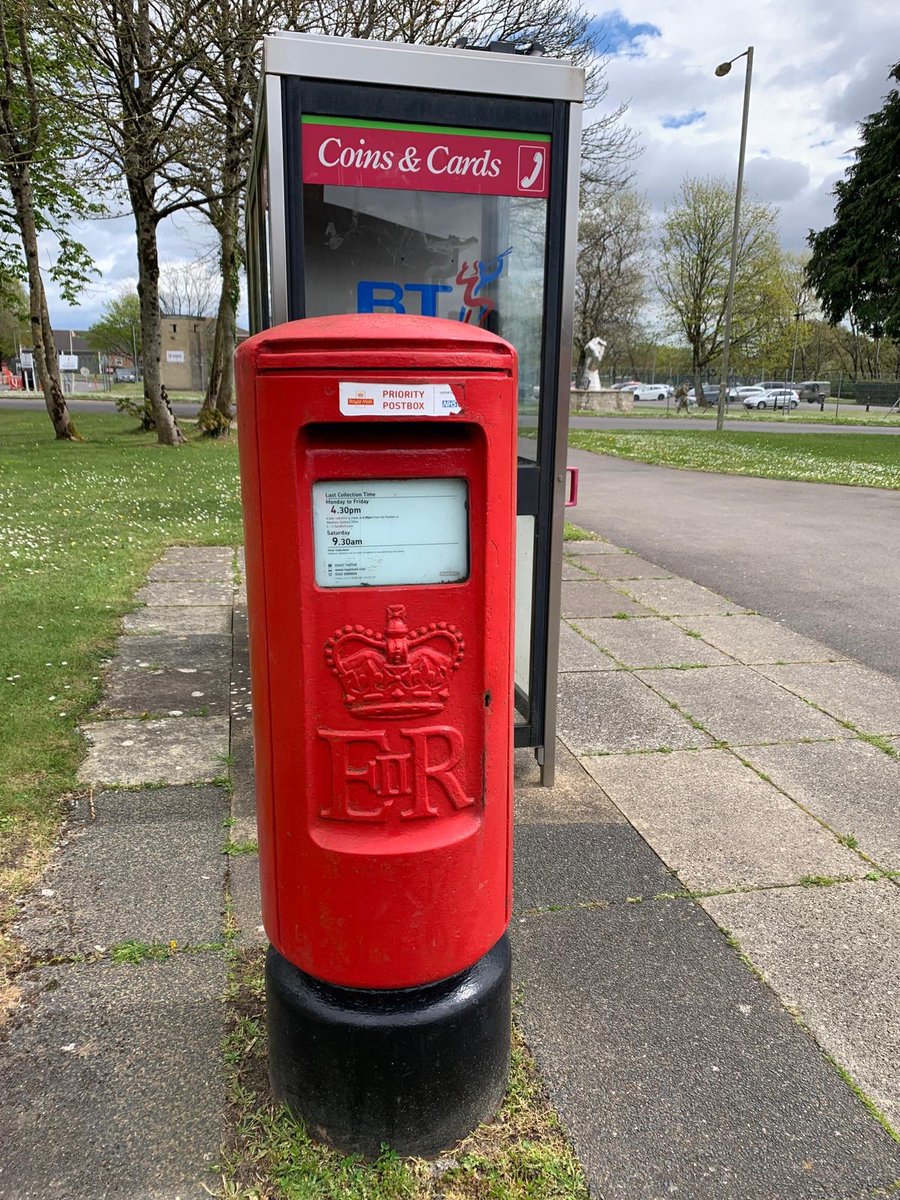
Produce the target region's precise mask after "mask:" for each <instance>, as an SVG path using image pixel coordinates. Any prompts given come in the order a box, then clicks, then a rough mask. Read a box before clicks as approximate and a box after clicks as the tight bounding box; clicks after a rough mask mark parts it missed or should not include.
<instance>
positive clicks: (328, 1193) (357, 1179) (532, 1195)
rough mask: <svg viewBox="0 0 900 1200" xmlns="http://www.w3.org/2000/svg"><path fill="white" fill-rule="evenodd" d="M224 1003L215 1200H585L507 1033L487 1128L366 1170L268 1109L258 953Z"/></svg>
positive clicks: (235, 977) (386, 1158) (241, 960)
mask: <svg viewBox="0 0 900 1200" xmlns="http://www.w3.org/2000/svg"><path fill="white" fill-rule="evenodd" d="M227 999H228V1011H229V1029H228V1033H227V1036H226V1040H225V1045H224V1057H225V1061H226V1064H227V1066H228V1070H229V1076H230V1077H229V1106H228V1122H227V1132H226V1138H225V1145H224V1147H223V1153H222V1162H221V1164H220V1166H219V1169H218V1175H219V1180H220V1187H219V1188H218V1189H217V1194H218V1195H219V1196H220V1197H222V1198H223V1200H224V1198H228V1197H232V1198H237V1197H240V1198H242V1200H251V1198H253V1200H261V1198H262V1197H270V1196H271V1197H274V1196H279V1197H282V1198H283V1200H312V1198H313V1197H323V1198H325V1197H334V1198H335V1200H337V1198H338V1197H340V1200H401V1198H402V1200H490V1198H496V1200H501V1198H502V1200H538V1198H540V1200H588V1191H587V1185H586V1183H585V1180H584V1176H583V1174H582V1171H581V1167H580V1165H579V1163H578V1161H577V1159H576V1158H575V1155H574V1154H573V1152H572V1150H571V1148H570V1147H569V1145H568V1143H567V1142H566V1139H565V1137H564V1135H563V1132H562V1129H561V1127H560V1124H559V1120H558V1118H557V1116H556V1114H555V1113H554V1111H553V1109H552V1108H551V1107H550V1104H549V1101H548V1098H547V1095H546V1092H545V1090H544V1086H543V1084H542V1082H541V1080H540V1077H539V1076H538V1073H537V1070H536V1068H535V1066H534V1063H533V1062H532V1060H531V1056H530V1054H529V1052H528V1049H527V1047H526V1046H525V1044H524V1042H523V1040H522V1037H521V1035H520V1034H519V1032H518V1030H517V1027H516V1026H515V1025H514V1027H513V1053H512V1064H511V1070H510V1080H509V1087H508V1089H507V1093H506V1098H505V1100H504V1102H503V1106H502V1108H501V1110H500V1112H499V1113H498V1114H497V1116H496V1117H495V1119H494V1120H493V1121H491V1122H488V1123H486V1124H484V1125H481V1126H479V1127H478V1129H476V1130H475V1132H474V1133H472V1134H471V1135H470V1136H469V1137H468V1138H466V1139H465V1141H463V1142H461V1143H460V1144H459V1145H458V1146H457V1147H455V1148H454V1149H453V1150H450V1151H448V1152H447V1153H446V1154H444V1155H443V1156H442V1157H441V1158H440V1159H438V1160H436V1161H435V1162H426V1161H425V1160H423V1159H419V1158H400V1157H399V1156H398V1155H396V1154H393V1153H391V1152H389V1151H385V1152H383V1153H382V1154H381V1155H380V1157H379V1158H378V1159H377V1160H376V1161H375V1162H366V1161H365V1160H364V1159H362V1158H359V1157H355V1156H351V1157H347V1156H343V1155H341V1154H338V1153H337V1152H335V1151H334V1150H329V1149H328V1148H327V1147H326V1146H323V1145H321V1144H319V1143H317V1142H314V1141H313V1140H312V1138H310V1136H309V1134H308V1133H307V1131H306V1129H305V1127H304V1126H303V1124H302V1122H300V1121H297V1120H295V1119H294V1118H293V1117H291V1116H290V1115H289V1114H288V1113H287V1112H286V1111H285V1110H284V1109H279V1108H278V1107H276V1105H275V1103H274V1101H273V1099H272V1096H271V1093H270V1091H269V1084H268V1079H267V1073H266V1029H265V1021H264V1019H263V1004H264V980H263V952H261V951H259V952H257V951H251V952H247V953H243V954H237V955H235V956H234V959H233V962H232V972H231V977H230V982H229V990H228V997H227Z"/></svg>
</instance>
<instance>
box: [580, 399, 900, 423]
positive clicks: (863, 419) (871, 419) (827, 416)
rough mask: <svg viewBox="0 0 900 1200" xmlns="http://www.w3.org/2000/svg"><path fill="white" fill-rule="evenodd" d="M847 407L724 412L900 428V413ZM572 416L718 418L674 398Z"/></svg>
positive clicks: (736, 417) (728, 416)
mask: <svg viewBox="0 0 900 1200" xmlns="http://www.w3.org/2000/svg"><path fill="white" fill-rule="evenodd" d="M847 407H849V406H845V407H844V412H843V413H839V414H838V415H837V416H835V413H834V401H832V402H831V405H830V408H829V406H828V405H827V404H826V406H825V411H824V412H819V409H818V407H817V406H813V407H812V408H809V409H807V408H805V407H804V406H803V405H802V404H801V405H800V407H799V408H796V409H793V410H791V411H789V412H784V411H783V410H782V409H780V408H779V409H778V410H777V411H776V410H775V409H772V408H767V409H765V410H764V411H759V410H756V409H752V408H751V409H746V408H744V407H743V405H739V406H735V405H734V404H732V405H731V406H730V408H729V409H728V411H727V412H726V413H725V420H726V421H747V422H749V423H750V424H754V423H755V422H759V421H768V422H772V421H777V422H778V424H782V423H783V424H785V425H788V426H790V425H876V426H882V427H887V428H889V429H900V414H897V413H892V414H891V415H890V416H889V415H888V412H887V409H881V410H880V411H876V412H866V410H865V408H860V409H859V412H858V415H857V413H856V412H853V413H852V414H848V413H847ZM571 415H572V416H573V417H599V418H601V419H602V418H603V417H614V418H616V419H620V418H622V417H624V418H626V419H631V420H641V419H643V420H645V421H646V420H647V419H648V418H649V419H651V420H652V419H656V420H661V421H666V420H675V419H676V418H677V419H678V420H680V421H687V420H689V421H698V422H701V423H702V422H704V421H707V422H709V421H715V419H716V409H715V406H713V407H711V408H699V409H698V408H692V409H690V410H689V411H688V412H684V411H682V412H678V411H677V410H676V408H675V404H674V401H673V403H672V405H671V406H670V407H669V408H668V409H665V408H657V407H655V406H654V407H653V408H649V407H648V408H643V407H638V408H635V409H632V410H631V411H630V412H594V411H593V410H591V409H586V408H585V409H581V408H576V409H572V414H571Z"/></svg>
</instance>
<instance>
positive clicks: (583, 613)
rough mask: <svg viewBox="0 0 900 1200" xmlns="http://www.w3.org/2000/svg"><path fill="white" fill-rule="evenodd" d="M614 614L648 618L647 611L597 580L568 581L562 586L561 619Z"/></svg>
mask: <svg viewBox="0 0 900 1200" xmlns="http://www.w3.org/2000/svg"><path fill="white" fill-rule="evenodd" d="M615 613H626V614H627V615H628V616H635V617H649V616H650V613H649V612H648V611H647V609H645V608H642V607H641V605H640V604H635V602H634V601H633V600H631V599H630V598H629V597H628V596H623V595H622V594H621V592H617V591H615V590H614V589H613V588H611V587H609V585H608V584H605V583H603V582H602V581H601V580H599V579H588V578H587V577H585V580H584V582H583V583H582V582H581V581H580V580H577V581H571V580H570V581H569V582H567V583H564V584H563V585H562V613H561V615H562V616H563V617H611V616H613V615H614V614H615Z"/></svg>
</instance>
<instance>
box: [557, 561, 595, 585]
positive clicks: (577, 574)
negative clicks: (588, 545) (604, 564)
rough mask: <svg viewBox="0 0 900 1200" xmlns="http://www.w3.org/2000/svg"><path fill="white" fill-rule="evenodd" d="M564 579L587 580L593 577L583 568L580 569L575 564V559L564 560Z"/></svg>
mask: <svg viewBox="0 0 900 1200" xmlns="http://www.w3.org/2000/svg"><path fill="white" fill-rule="evenodd" d="M562 578H563V579H564V580H569V579H578V580H585V579H592V578H593V576H592V575H591V573H590V572H589V571H586V570H585V569H584V568H583V567H579V566H578V565H577V564H576V563H575V560H574V559H571V558H564V559H563V564H562Z"/></svg>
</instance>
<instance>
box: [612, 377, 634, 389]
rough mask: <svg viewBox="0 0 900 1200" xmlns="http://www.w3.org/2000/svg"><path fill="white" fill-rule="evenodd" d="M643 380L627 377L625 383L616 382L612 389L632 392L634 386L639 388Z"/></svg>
mask: <svg viewBox="0 0 900 1200" xmlns="http://www.w3.org/2000/svg"><path fill="white" fill-rule="evenodd" d="M640 386H641V381H640V380H639V379H626V380H625V382H624V383H614V384H613V385H612V389H611V390H612V391H614V392H630V391H631V390H632V389H633V388H639V387H640Z"/></svg>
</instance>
